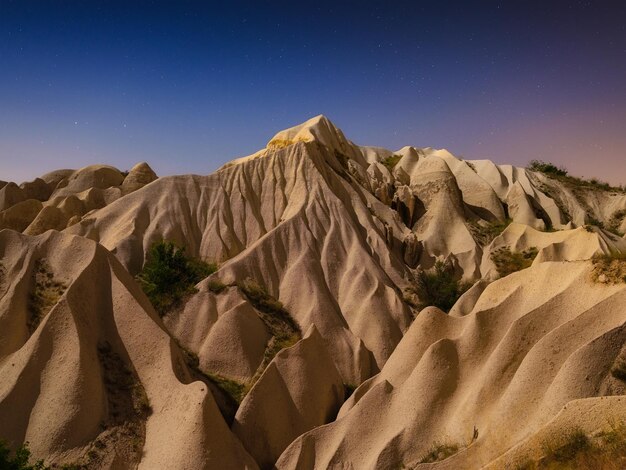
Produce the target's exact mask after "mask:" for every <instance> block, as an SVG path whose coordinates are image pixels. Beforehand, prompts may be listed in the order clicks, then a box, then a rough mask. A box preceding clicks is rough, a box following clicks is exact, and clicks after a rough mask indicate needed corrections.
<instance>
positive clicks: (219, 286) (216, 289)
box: [208, 279, 228, 294]
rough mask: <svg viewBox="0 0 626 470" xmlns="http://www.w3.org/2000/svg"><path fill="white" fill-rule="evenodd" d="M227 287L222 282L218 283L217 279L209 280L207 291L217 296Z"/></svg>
mask: <svg viewBox="0 0 626 470" xmlns="http://www.w3.org/2000/svg"><path fill="white" fill-rule="evenodd" d="M227 287H228V286H227V285H226V284H224V283H223V282H222V281H220V280H219V279H211V280H210V281H209V283H208V288H209V290H210V291H211V292H213V293H214V294H219V293H220V292H222V291H223V290H224V289H226V288H227Z"/></svg>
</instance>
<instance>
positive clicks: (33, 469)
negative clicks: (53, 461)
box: [0, 440, 50, 470]
mask: <svg viewBox="0 0 626 470" xmlns="http://www.w3.org/2000/svg"><path fill="white" fill-rule="evenodd" d="M29 461H30V450H29V449H28V442H25V443H24V444H22V445H20V446H19V447H18V448H17V449H16V450H15V452H14V453H13V455H11V450H10V449H9V446H8V444H7V443H6V442H5V441H3V440H0V469H2V470H50V467H47V466H46V465H44V463H43V460H38V461H37V462H35V463H34V464H31V463H29Z"/></svg>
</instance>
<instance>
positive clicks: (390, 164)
mask: <svg viewBox="0 0 626 470" xmlns="http://www.w3.org/2000/svg"><path fill="white" fill-rule="evenodd" d="M401 158H402V155H391V156H389V157H387V158H384V159H382V160H381V161H380V163H382V164H383V165H385V166H386V167H387V168H388V169H389V171H392V170H393V169H394V167H395V166H396V165H397V164H398V162H399V161H400V159H401Z"/></svg>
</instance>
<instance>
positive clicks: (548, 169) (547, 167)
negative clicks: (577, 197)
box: [527, 160, 626, 192]
mask: <svg viewBox="0 0 626 470" xmlns="http://www.w3.org/2000/svg"><path fill="white" fill-rule="evenodd" d="M527 168H528V169H529V170H531V171H536V172H539V173H543V174H544V175H546V176H548V177H550V178H553V179H556V180H558V181H560V182H562V183H565V184H567V185H569V186H574V187H578V188H586V189H595V190H599V191H611V192H626V187H625V186H611V185H610V184H609V183H607V182H605V181H601V180H599V179H597V178H590V179H584V178H577V177H575V176H571V175H569V173H568V171H567V169H566V168H565V167H563V166H560V167H557V166H556V165H554V164H552V163H549V162H544V161H541V160H531V161H530V163H529V164H528V166H527Z"/></svg>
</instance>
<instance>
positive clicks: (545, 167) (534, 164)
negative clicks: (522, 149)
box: [527, 160, 567, 176]
mask: <svg viewBox="0 0 626 470" xmlns="http://www.w3.org/2000/svg"><path fill="white" fill-rule="evenodd" d="M527 168H528V169H529V170H531V171H538V172H541V173H545V174H548V175H556V176H567V169H566V168H565V167H563V166H560V167H557V166H556V165H553V164H552V163H550V162H544V161H541V160H531V161H530V163H529V164H528V167H527Z"/></svg>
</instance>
